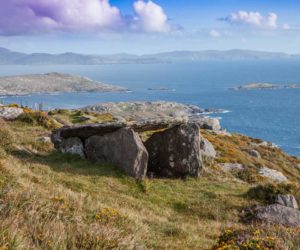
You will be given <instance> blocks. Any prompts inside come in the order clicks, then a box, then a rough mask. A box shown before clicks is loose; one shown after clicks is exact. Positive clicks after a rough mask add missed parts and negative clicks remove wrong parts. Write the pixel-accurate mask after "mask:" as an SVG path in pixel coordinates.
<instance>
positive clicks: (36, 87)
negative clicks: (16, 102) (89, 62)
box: [0, 72, 126, 96]
mask: <svg viewBox="0 0 300 250" xmlns="http://www.w3.org/2000/svg"><path fill="white" fill-rule="evenodd" d="M84 91H87V92H114V91H126V89H125V88H122V87H119V86H113V85H109V84H104V83H100V82H96V81H93V80H91V79H89V78H87V77H82V76H75V75H69V74H61V73H55V72H54V73H48V74H34V75H19V76H5V77H0V95H1V96H9V95H14V96H16V95H30V94H57V93H62V92H64V93H71V92H84Z"/></svg>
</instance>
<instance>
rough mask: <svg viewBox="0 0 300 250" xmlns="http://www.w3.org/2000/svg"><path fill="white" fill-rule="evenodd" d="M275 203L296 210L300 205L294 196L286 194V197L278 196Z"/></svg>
mask: <svg viewBox="0 0 300 250" xmlns="http://www.w3.org/2000/svg"><path fill="white" fill-rule="evenodd" d="M275 203H276V204H279V205H282V206H285V207H291V208H294V209H298V208H299V207H298V203H297V201H296V199H295V197H294V196H293V195H290V194H286V195H281V194H280V195H276V197H275Z"/></svg>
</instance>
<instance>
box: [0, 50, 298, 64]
mask: <svg viewBox="0 0 300 250" xmlns="http://www.w3.org/2000/svg"><path fill="white" fill-rule="evenodd" d="M279 59H286V60H288V59H290V60H297V59H300V54H295V55H291V54H286V53H281V52H262V51H252V50H228V51H217V50H206V51H174V52H165V53H158V54H148V55H141V56H139V55H134V54H126V53H122V54H112V55H83V54H77V53H71V52H68V53H63V54H48V53H32V54H26V53H20V52H15V51H11V50H8V49H5V48H0V64H1V65H41V64H43V65H50V64H73V65H98V64H153V63H173V62H197V61H205V60H279Z"/></svg>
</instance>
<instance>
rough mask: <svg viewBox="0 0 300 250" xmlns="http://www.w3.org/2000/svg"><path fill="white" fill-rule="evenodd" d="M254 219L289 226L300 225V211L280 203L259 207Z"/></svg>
mask: <svg viewBox="0 0 300 250" xmlns="http://www.w3.org/2000/svg"><path fill="white" fill-rule="evenodd" d="M254 219H256V220H260V221H263V222H266V223H271V224H279V225H284V226H289V227H300V211H299V210H297V209H293V208H291V207H286V206H282V205H279V204H275V205H270V206H266V207H258V208H256V211H255V213H254Z"/></svg>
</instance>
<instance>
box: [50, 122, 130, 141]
mask: <svg viewBox="0 0 300 250" xmlns="http://www.w3.org/2000/svg"><path fill="white" fill-rule="evenodd" d="M124 127H125V124H122V123H105V124H103V123H100V124H99V123H97V124H87V125H81V126H72V127H68V126H66V127H63V128H61V129H59V130H57V131H55V133H56V134H58V133H59V136H60V137H62V138H70V137H79V138H81V139H87V138H89V137H91V136H94V135H105V134H107V133H111V132H115V131H117V130H119V129H120V128H124Z"/></svg>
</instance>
